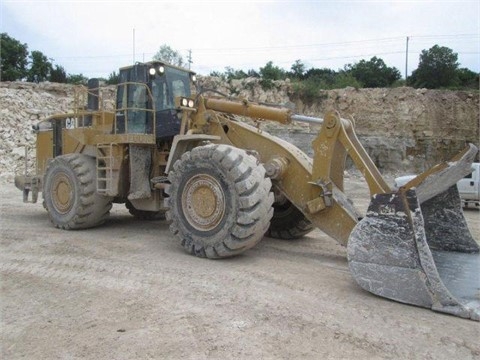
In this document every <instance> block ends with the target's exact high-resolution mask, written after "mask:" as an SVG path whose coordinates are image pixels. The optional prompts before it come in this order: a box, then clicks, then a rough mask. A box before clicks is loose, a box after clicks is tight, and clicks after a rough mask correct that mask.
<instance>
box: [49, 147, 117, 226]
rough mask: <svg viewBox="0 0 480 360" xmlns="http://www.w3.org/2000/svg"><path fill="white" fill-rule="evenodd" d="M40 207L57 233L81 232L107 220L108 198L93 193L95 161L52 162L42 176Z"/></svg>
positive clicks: (79, 157)
mask: <svg viewBox="0 0 480 360" xmlns="http://www.w3.org/2000/svg"><path fill="white" fill-rule="evenodd" d="M43 197H44V206H45V208H46V209H47V211H48V216H49V217H50V220H51V222H52V223H53V225H54V226H55V227H57V228H60V229H65V230H73V229H85V228H90V227H93V226H97V225H100V224H102V223H104V222H105V220H106V219H107V217H108V215H109V213H110V209H111V207H112V198H110V197H106V196H101V195H99V194H97V192H96V164H95V159H94V158H92V157H89V156H86V155H83V154H68V155H61V156H57V157H56V158H54V159H53V160H52V161H51V162H50V163H49V165H48V167H47V170H46V172H45V178H44V185H43Z"/></svg>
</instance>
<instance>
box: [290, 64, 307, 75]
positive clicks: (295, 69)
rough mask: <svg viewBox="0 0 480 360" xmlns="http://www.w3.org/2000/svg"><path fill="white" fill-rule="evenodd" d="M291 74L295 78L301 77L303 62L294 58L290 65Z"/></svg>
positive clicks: (303, 70)
mask: <svg viewBox="0 0 480 360" xmlns="http://www.w3.org/2000/svg"><path fill="white" fill-rule="evenodd" d="M291 70H292V72H291V75H292V77H293V78H295V79H302V78H303V74H304V73H305V64H304V63H302V61H301V60H295V62H294V63H293V64H292V67H291Z"/></svg>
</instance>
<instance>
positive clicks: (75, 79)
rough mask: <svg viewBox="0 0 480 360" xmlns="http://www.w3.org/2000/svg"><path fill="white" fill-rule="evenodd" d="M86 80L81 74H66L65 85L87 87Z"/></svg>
mask: <svg viewBox="0 0 480 360" xmlns="http://www.w3.org/2000/svg"><path fill="white" fill-rule="evenodd" d="M87 82H88V78H87V77H86V76H83V74H68V76H67V83H68V84H75V85H87Z"/></svg>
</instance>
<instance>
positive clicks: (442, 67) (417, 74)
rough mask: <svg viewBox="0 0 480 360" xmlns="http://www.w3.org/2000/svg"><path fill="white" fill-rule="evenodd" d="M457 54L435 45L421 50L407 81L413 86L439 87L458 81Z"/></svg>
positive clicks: (448, 85) (445, 86)
mask: <svg viewBox="0 0 480 360" xmlns="http://www.w3.org/2000/svg"><path fill="white" fill-rule="evenodd" d="M457 59H458V54H457V53H454V52H453V51H452V49H450V48H448V47H445V46H438V45H435V46H433V47H431V48H430V49H428V50H422V53H421V54H420V62H419V64H418V68H417V70H415V71H413V73H412V75H411V76H410V77H409V79H408V83H409V84H410V85H413V86H414V87H417V88H419V87H425V88H428V89H439V88H447V87H450V86H455V85H456V84H457V83H458V74H457V69H458V65H459V64H458V62H457Z"/></svg>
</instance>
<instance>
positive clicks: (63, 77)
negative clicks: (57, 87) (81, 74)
mask: <svg viewBox="0 0 480 360" xmlns="http://www.w3.org/2000/svg"><path fill="white" fill-rule="evenodd" d="M49 80H50V81H51V82H56V83H66V82H67V73H66V72H65V69H64V68H63V66H60V65H55V68H52V69H51V71H50V79H49Z"/></svg>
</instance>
